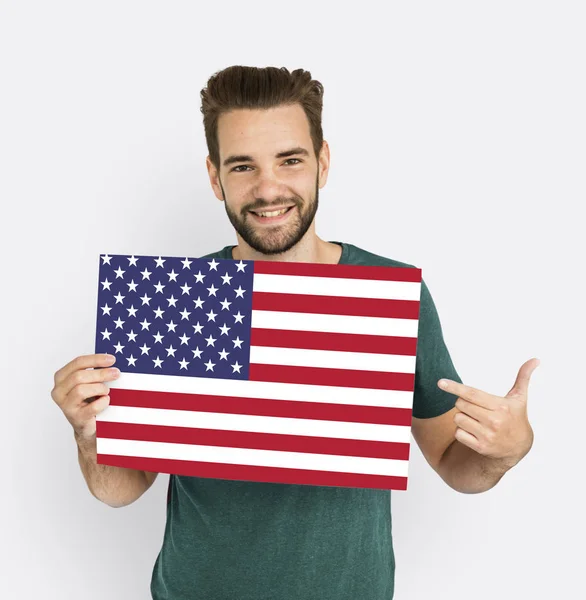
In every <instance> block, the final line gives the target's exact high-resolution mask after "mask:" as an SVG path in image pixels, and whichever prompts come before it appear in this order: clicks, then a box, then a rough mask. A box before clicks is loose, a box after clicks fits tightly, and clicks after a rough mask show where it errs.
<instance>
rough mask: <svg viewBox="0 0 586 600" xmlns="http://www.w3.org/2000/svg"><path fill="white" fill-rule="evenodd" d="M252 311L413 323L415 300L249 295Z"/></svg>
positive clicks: (257, 293)
mask: <svg viewBox="0 0 586 600" xmlns="http://www.w3.org/2000/svg"><path fill="white" fill-rule="evenodd" d="M252 310H274V311H282V312H299V313H315V314H323V315H349V316H358V317H385V318H394V319H414V320H417V319H418V318H419V300H393V299H386V298H349V297H346V296H317V295H315V296H314V295H311V294H282V293H278V292H253V293H252Z"/></svg>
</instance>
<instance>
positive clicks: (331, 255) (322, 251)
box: [232, 231, 342, 264]
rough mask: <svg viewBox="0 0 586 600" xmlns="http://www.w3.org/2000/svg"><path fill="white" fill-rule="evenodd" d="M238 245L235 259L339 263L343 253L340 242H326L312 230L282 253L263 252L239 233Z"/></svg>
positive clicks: (235, 247) (234, 254) (235, 249)
mask: <svg viewBox="0 0 586 600" xmlns="http://www.w3.org/2000/svg"><path fill="white" fill-rule="evenodd" d="M237 237H238V245H237V246H234V248H232V258H233V259H234V260H270V261H280V262H310V263H322V264H337V263H338V262H339V260H340V256H341V254H342V248H341V246H339V245H338V244H332V243H330V242H326V241H325V240H322V239H321V238H320V237H318V236H317V235H316V234H315V233H313V234H312V232H311V231H308V232H307V235H305V236H304V237H303V239H302V240H300V241H299V243H297V244H296V245H295V246H293V248H291V249H290V250H287V252H282V253H280V254H263V253H262V252H258V251H257V250H255V249H254V248H251V247H250V246H249V245H248V244H247V243H246V242H245V241H244V240H243V239H242V238H241V237H240V236H239V235H238V234H237Z"/></svg>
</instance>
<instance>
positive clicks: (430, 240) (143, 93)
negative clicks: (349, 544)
mask: <svg viewBox="0 0 586 600" xmlns="http://www.w3.org/2000/svg"><path fill="white" fill-rule="evenodd" d="M585 30H586V18H585V9H584V4H583V2H579V1H576V2H569V1H563V0H557V1H555V2H554V1H552V2H542V1H538V0H532V1H526V2H521V1H515V0H507V1H500V0H498V1H495V0H493V1H491V2H470V1H460V2H455V1H443V2H438V1H433V2H431V1H430V2H415V1H410V2H401V3H397V2H390V3H389V2H385V3H383V2H365V1H361V2H358V3H352V4H350V3H339V4H337V5H334V3H329V2H321V3H319V2H300V1H295V2H254V1H249V2H238V3H236V2H225V1H223V2H219V3H218V4H213V3H209V4H208V5H203V4H202V3H199V2H194V1H192V2H172V1H167V2H162V1H161V2H152V1H151V2H147V1H145V0H141V1H140V2H139V1H134V2H132V1H122V0H117V1H116V2H106V1H101V2H80V1H75V2H74V1H71V2H65V1H63V0H52V2H40V1H39V2H32V1H24V0H19V1H13V2H6V1H2V2H0V61H1V67H0V68H1V72H0V86H1V88H2V91H1V93H0V132H1V133H0V171H1V177H0V186H1V187H0V198H1V207H2V212H1V219H0V222H1V223H2V230H1V231H2V235H1V241H0V243H1V248H0V251H1V252H0V257H1V261H2V262H1V275H2V278H1V280H2V285H1V287H2V295H1V300H0V301H1V303H2V304H1V310H0V315H1V319H2V322H1V330H0V331H1V332H2V338H3V339H2V342H3V343H2V345H1V348H2V356H1V359H2V361H1V364H2V379H3V383H4V387H3V392H4V394H3V398H2V400H3V415H2V416H3V419H2V436H1V443H2V470H3V490H2V494H1V496H0V503H1V513H0V514H1V515H2V522H1V524H0V525H1V532H2V535H1V540H2V541H1V551H2V556H1V557H0V558H1V560H0V569H1V570H2V573H1V582H2V583H1V584H0V585H1V589H2V596H3V597H6V598H10V599H11V600H12V599H29V598H31V599H32V598H40V597H42V598H44V599H46V600H49V599H60V600H62V599H74V598H75V599H79V598H83V599H84V600H93V599H103V598H114V599H117V598H124V599H128V600H134V599H137V600H138V599H144V598H148V597H150V594H149V584H150V577H151V571H152V567H153V564H154V561H155V558H156V555H157V553H158V551H159V549H160V545H161V542H162V536H163V528H164V522H165V499H166V490H167V481H168V476H167V475H160V476H159V478H158V479H157V481H156V483H155V485H154V486H153V487H152V488H151V490H149V492H148V493H147V494H146V495H145V496H143V497H142V498H141V499H140V500H139V501H138V502H136V503H134V504H132V505H130V506H128V507H126V508H123V509H112V508H109V507H107V506H106V505H104V504H101V503H100V502H98V501H97V500H95V499H94V498H93V497H92V496H91V494H90V492H89V491H88V490H87V488H86V485H85V482H84V480H83V477H82V475H81V471H80V470H79V467H78V463H77V453H76V447H75V442H74V439H73V435H72V430H71V427H70V426H69V424H68V423H67V421H66V420H65V418H64V417H63V415H62V413H61V412H60V411H59V409H58V408H57V406H56V405H55V404H54V403H53V401H52V399H51V397H50V391H51V388H52V386H53V375H54V373H55V371H56V370H57V369H59V368H60V367H62V366H63V365H64V364H65V363H66V362H69V361H70V360H72V359H73V358H74V357H76V356H78V355H80V354H90V353H93V348H94V335H95V300H96V293H97V283H96V281H97V280H96V275H97V274H96V264H97V263H96V257H97V256H98V254H99V253H103V252H109V253H120V254H132V253H135V254H149V255H159V254H163V255H165V254H166V255H173V256H190V257H197V256H201V255H203V254H206V253H209V252H212V251H216V250H219V249H220V248H221V247H223V246H224V245H226V244H231V243H236V238H235V234H234V232H233V230H232V228H231V226H230V223H229V221H228V219H227V217H226V215H225V212H224V209H223V207H222V205H221V203H220V202H218V201H217V200H216V198H215V197H214V195H213V193H212V190H211V187H210V185H209V181H208V178H207V171H206V169H205V157H206V154H207V149H206V146H205V138H204V133H203V125H202V119H201V113H200V111H199V107H200V98H199V92H200V90H201V88H203V87H204V86H205V84H206V81H207V78H208V77H209V76H211V75H212V74H213V73H214V72H216V71H218V70H220V69H222V68H225V67H227V66H229V65H232V64H243V65H251V66H268V65H272V66H286V67H288V68H289V69H291V70H292V69H295V68H304V69H307V70H309V71H311V73H312V75H313V77H314V78H316V79H318V80H320V81H321V82H322V83H323V84H324V86H325V97H324V114H323V126H324V134H325V138H326V139H327V140H328V142H329V144H330V148H331V171H330V176H329V180H328V183H327V185H326V187H325V188H324V189H323V190H321V193H320V210H319V212H318V220H317V225H318V234H319V235H320V236H321V237H323V238H325V239H329V240H343V241H348V242H351V243H354V244H356V245H358V246H361V247H363V248H365V249H367V250H370V251H372V252H376V253H378V254H382V255H384V256H388V257H391V258H394V259H396V260H400V261H404V262H407V263H411V264H415V265H416V266H418V267H420V268H422V269H423V273H424V278H425V279H426V282H427V284H428V285H429V288H430V291H431V293H432V295H433V298H434V300H435V302H436V305H437V308H438V312H439V315H440V318H441V323H442V327H443V330H444V336H445V339H446V343H447V345H448V348H449V350H450V352H451V355H452V358H453V360H454V363H455V365H456V368H457V370H458V372H459V374H460V376H461V377H462V378H463V380H464V382H465V383H467V384H469V385H472V386H475V387H478V388H480V389H483V390H485V391H488V392H490V393H493V394H499V395H505V394H506V393H507V392H508V390H509V389H510V387H511V386H512V385H513V383H514V380H515V377H516V375H517V372H518V370H519V368H520V366H521V365H522V364H523V362H525V361H526V360H528V359H530V358H532V357H538V358H540V359H541V366H539V367H538V368H537V370H536V371H535V372H534V374H533V378H532V380H531V384H530V387H529V405H528V406H529V417H530V420H531V423H532V425H533V428H534V431H535V444H534V446H533V449H532V451H531V452H530V454H529V455H528V456H527V457H526V458H525V459H524V460H523V461H522V462H521V463H520V464H519V465H518V466H517V467H515V468H514V469H513V470H512V471H510V472H509V473H508V474H507V475H505V477H504V478H503V479H502V480H501V482H500V483H499V484H498V485H497V486H496V487H495V488H493V489H492V490H490V491H489V492H486V493H483V494H478V495H463V494H459V493H457V492H455V491H453V490H451V489H450V488H449V487H448V486H447V485H445V484H444V483H443V481H442V480H441V479H440V478H439V477H438V476H437V475H436V474H435V473H434V472H433V471H432V470H431V468H430V467H429V466H428V465H427V463H426V462H425V461H424V459H423V458H422V456H421V454H420V452H419V450H418V449H416V446H414V448H415V450H414V452H413V454H412V457H413V459H412V462H411V467H410V486H409V490H408V491H407V492H394V493H393V495H392V510H393V534H394V535H393V539H394V545H395V553H396V560H397V573H396V593H395V598H396V600H416V599H422V598H434V599H443V598H449V599H450V600H468V599H470V598H474V599H475V600H484V599H493V598H496V597H498V598H501V599H503V600H509V599H513V598H515V599H516V598H531V599H536V598H570V597H572V598H574V597H577V595H579V594H580V592H579V591H578V590H579V589H583V582H582V577H583V559H584V550H583V539H584V534H585V526H584V525H585V523H584V512H583V507H584V495H583V491H584V482H583V476H584V422H585V418H586V411H585V410H584V401H585V393H584V383H583V377H584V358H585V352H584V335H585V334H586V331H585V321H584V282H583V277H584V266H583V265H584V257H585V253H584V242H583V240H584V210H583V209H584V203H585V201H586V193H585V192H586V174H585V166H586V143H585V139H586V118H585V115H586V110H585V107H586V87H585V77H584V75H585V72H586V67H585V62H586V59H585V57H586V43H585V37H586V36H585V35H584V31H585ZM361 600H362V599H361ZM363 600H368V599H363Z"/></svg>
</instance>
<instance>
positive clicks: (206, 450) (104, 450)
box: [97, 438, 409, 477]
mask: <svg viewBox="0 0 586 600" xmlns="http://www.w3.org/2000/svg"><path fill="white" fill-rule="evenodd" d="M97 451H98V454H113V455H116V456H136V457H141V458H160V459H169V460H187V461H204V462H212V463H222V464H231V465H252V466H259V467H280V468H285V469H309V470H311V471H333V472H339V473H361V474H364V475H389V476H396V477H407V472H408V467H409V465H408V461H406V460H394V459H390V458H370V457H363V456H337V455H332V454H310V453H304V452H282V451H276V450H258V449H252V448H225V447H222V446H197V445H192V444H170V443H167V442H145V441H137V440H117V439H112V438H100V439H98V447H97Z"/></svg>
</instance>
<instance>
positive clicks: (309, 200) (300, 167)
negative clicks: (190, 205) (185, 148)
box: [208, 104, 328, 254]
mask: <svg viewBox="0 0 586 600" xmlns="http://www.w3.org/2000/svg"><path fill="white" fill-rule="evenodd" d="M218 140H219V146H220V171H219V173H218V172H217V171H215V169H213V168H212V167H211V163H210V162H209V159H208V170H210V176H211V177H212V186H213V187H214V190H215V191H216V196H217V197H218V198H219V199H221V200H223V201H224V206H225V209H226V213H227V215H228V218H229V219H230V222H231V223H232V226H233V227H234V229H235V230H236V231H237V233H238V234H239V235H240V237H241V238H242V239H243V240H244V241H245V242H246V243H247V244H248V245H249V246H250V247H251V248H253V249H254V250H256V251H257V252H261V253H263V254H281V253H283V252H286V251H287V250H289V249H290V248H292V247H293V246H295V245H296V244H297V243H298V242H299V241H300V240H301V239H302V238H303V236H304V235H305V234H306V233H307V231H308V230H309V228H310V227H312V225H313V220H314V217H315V213H316V211H317V207H318V199H319V188H320V187H323V185H324V184H325V174H324V170H327V158H326V155H327V154H328V151H327V143H325V142H324V145H325V146H326V150H325V152H324V151H322V154H323V155H324V158H323V159H322V164H321V167H322V168H321V172H322V176H321V178H320V176H319V169H318V167H319V166H320V165H319V163H318V161H317V160H316V157H315V154H314V151H313V145H312V141H311V136H310V131H309V122H308V121H307V117H306V116H305V112H304V111H303V108H302V107H301V106H300V105H299V104H296V105H293V106H286V107H278V108H274V109H270V110H249V109H240V110H235V111H232V112H230V113H226V114H223V115H221V117H220V118H219V120H218ZM324 167H325V169H324ZM320 180H321V181H320ZM320 183H321V185H320ZM276 211H279V213H280V214H276V215H275V214H272V213H274V212H276ZM283 211H284V212H283ZM266 212H268V213H269V214H268V215H267V214H261V213H266ZM281 213H282V214H281Z"/></svg>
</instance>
